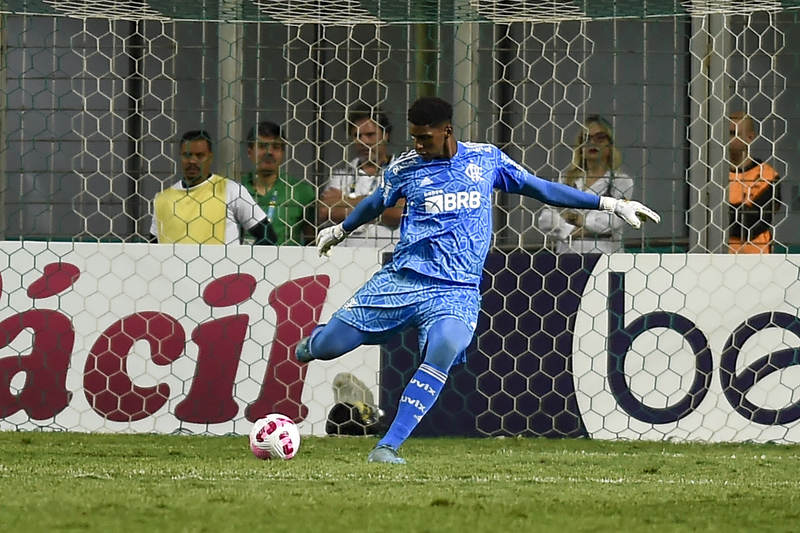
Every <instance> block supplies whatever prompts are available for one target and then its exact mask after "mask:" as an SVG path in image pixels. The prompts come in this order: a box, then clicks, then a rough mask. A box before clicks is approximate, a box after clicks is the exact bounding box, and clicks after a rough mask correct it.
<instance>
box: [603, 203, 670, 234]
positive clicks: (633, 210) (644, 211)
mask: <svg viewBox="0 0 800 533" xmlns="http://www.w3.org/2000/svg"><path fill="white" fill-rule="evenodd" d="M600 209H601V210H602V211H608V212H609V213H614V214H615V215H617V216H618V217H619V218H621V219H622V220H624V221H625V222H627V223H628V224H630V225H631V226H633V227H634V228H637V229H638V228H640V227H641V226H642V222H646V221H647V220H648V219H649V220H652V221H653V222H655V223H659V222H661V217H660V216H658V213H656V212H655V211H653V210H652V209H650V208H649V207H647V206H646V205H643V204H640V203H639V202H634V201H632V200H621V199H618V198H612V197H610V196H601V197H600Z"/></svg>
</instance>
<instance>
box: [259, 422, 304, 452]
mask: <svg viewBox="0 0 800 533" xmlns="http://www.w3.org/2000/svg"><path fill="white" fill-rule="evenodd" d="M299 448H300V431H299V430H298V429H297V424H295V423H294V422H292V419H291V418H289V417H288V416H286V415H282V414H280V413H272V414H269V415H267V416H265V417H264V418H259V419H258V420H256V421H255V422H254V423H253V428H252V429H251V430H250V450H252V452H253V455H255V456H256V457H258V458H259V459H291V458H292V457H294V456H295V455H297V450H298V449H299Z"/></svg>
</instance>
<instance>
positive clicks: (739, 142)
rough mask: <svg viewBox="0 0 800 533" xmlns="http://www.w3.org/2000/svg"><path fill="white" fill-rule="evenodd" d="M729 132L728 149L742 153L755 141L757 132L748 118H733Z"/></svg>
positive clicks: (732, 152)
mask: <svg viewBox="0 0 800 533" xmlns="http://www.w3.org/2000/svg"><path fill="white" fill-rule="evenodd" d="M728 132H729V135H730V141H729V142H728V151H729V152H730V153H731V154H735V153H738V154H741V153H744V152H745V151H747V147H748V146H750V143H751V142H753V139H754V138H755V133H754V132H753V128H752V126H751V125H750V123H749V122H748V121H747V120H744V119H740V120H731V121H730V124H729V125H728Z"/></svg>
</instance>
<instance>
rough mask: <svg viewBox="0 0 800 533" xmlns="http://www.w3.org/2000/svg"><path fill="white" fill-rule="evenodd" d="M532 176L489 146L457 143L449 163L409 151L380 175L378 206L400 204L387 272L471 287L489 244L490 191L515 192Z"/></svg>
mask: <svg viewBox="0 0 800 533" xmlns="http://www.w3.org/2000/svg"><path fill="white" fill-rule="evenodd" d="M531 178H533V179H536V180H538V179H540V178H536V177H535V176H532V175H531V174H530V173H529V172H527V171H526V170H525V169H523V168H522V167H521V166H520V165H518V164H517V163H516V162H514V161H513V160H512V159H511V158H509V157H508V156H507V155H505V154H504V153H503V152H502V151H500V149H498V148H497V147H496V146H494V145H491V144H483V143H468V142H464V143H462V142H459V143H458V152H457V153H456V154H455V155H454V156H453V157H451V158H450V159H434V160H431V161H425V160H424V159H422V158H421V157H420V156H418V155H417V154H416V152H415V151H413V150H412V151H409V152H406V153H405V154H403V155H401V156H400V157H398V158H397V159H396V160H395V161H394V162H393V163H392V164H391V165H390V166H389V168H388V169H387V170H386V172H385V173H384V184H383V204H384V206H385V207H392V206H393V205H395V203H396V202H397V200H398V199H399V198H401V197H405V199H406V207H405V214H404V216H403V219H402V223H401V226H400V235H401V237H400V242H399V243H398V244H397V245H396V246H395V249H394V258H393V260H392V265H391V266H390V267H389V268H392V269H395V270H399V269H403V268H405V269H410V270H413V271H416V272H419V273H420V274H423V275H425V276H430V277H432V278H437V279H441V280H445V281H449V282H453V283H461V284H470V285H475V286H477V285H478V284H479V283H480V280H481V273H482V271H483V263H484V260H485V259H486V254H487V253H488V252H489V247H490V245H491V241H492V191H493V190H494V189H495V188H498V189H500V190H503V191H506V192H513V193H518V192H520V191H521V190H522V186H523V183H524V182H525V180H526V179H531Z"/></svg>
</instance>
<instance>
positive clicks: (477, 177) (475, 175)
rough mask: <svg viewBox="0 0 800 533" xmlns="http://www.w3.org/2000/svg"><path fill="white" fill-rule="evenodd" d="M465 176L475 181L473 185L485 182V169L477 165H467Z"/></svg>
mask: <svg viewBox="0 0 800 533" xmlns="http://www.w3.org/2000/svg"><path fill="white" fill-rule="evenodd" d="M464 174H466V175H467V177H468V178H469V179H471V180H472V181H473V183H478V182H479V181H481V180H483V169H482V168H481V167H479V166H478V165H476V164H475V163H470V164H469V165H467V168H466V169H465V170H464Z"/></svg>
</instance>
